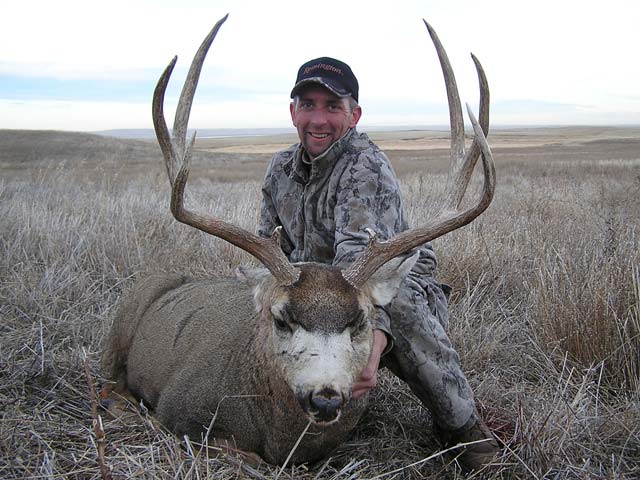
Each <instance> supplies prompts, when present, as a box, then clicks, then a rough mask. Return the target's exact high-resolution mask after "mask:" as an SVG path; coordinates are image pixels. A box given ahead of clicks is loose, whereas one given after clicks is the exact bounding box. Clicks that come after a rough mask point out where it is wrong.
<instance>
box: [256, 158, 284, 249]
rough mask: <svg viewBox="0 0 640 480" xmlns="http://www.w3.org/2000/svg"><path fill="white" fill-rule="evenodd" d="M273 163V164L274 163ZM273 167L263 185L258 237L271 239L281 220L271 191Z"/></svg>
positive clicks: (269, 169)
mask: <svg viewBox="0 0 640 480" xmlns="http://www.w3.org/2000/svg"><path fill="white" fill-rule="evenodd" d="M272 163H273V162H272ZM271 177H272V172H271V165H270V166H269V168H268V169H267V173H266V175H265V177H264V182H263V183H262V199H261V201H260V218H259V219H258V235H260V236H261V237H270V236H271V234H272V233H273V230H274V229H275V228H276V227H278V226H280V225H281V223H280V218H278V212H277V210H276V207H275V204H274V202H273V196H272V191H271V188H272V187H271Z"/></svg>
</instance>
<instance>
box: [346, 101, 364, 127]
mask: <svg viewBox="0 0 640 480" xmlns="http://www.w3.org/2000/svg"><path fill="white" fill-rule="evenodd" d="M351 115H352V117H351V123H349V128H353V127H355V126H356V125H357V124H358V122H359V121H360V117H361V116H362V108H361V107H360V105H358V106H357V107H356V108H354V109H353V112H351Z"/></svg>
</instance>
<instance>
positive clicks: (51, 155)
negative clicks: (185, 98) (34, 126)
mask: <svg viewBox="0 0 640 480" xmlns="http://www.w3.org/2000/svg"><path fill="white" fill-rule="evenodd" d="M123 157H124V158H132V159H137V160H140V161H147V160H151V159H156V160H155V161H157V159H158V158H159V157H161V153H160V148H159V147H158V145H157V144H156V143H155V142H147V141H141V140H131V139H129V140H124V139H120V138H115V137H107V136H104V135H96V134H91V133H80V132H62V131H56V130H0V161H1V162H2V164H3V165H5V166H6V165H14V166H21V167H27V166H31V167H33V166H39V165H40V164H43V163H46V164H51V163H55V162H56V161H66V162H76V161H82V162H86V163H96V164H99V163H103V162H107V163H108V162H112V161H113V160H114V159H115V158H123Z"/></svg>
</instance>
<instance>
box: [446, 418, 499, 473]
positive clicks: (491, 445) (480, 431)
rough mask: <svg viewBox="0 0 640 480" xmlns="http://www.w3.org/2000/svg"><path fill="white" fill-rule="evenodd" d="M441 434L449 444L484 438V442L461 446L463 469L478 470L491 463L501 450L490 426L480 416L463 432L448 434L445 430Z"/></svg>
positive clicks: (460, 459)
mask: <svg viewBox="0 0 640 480" xmlns="http://www.w3.org/2000/svg"><path fill="white" fill-rule="evenodd" d="M441 434H442V435H441V436H442V439H443V440H444V442H445V444H446V445H447V446H454V445H457V444H460V443H469V442H476V441H478V440H484V441H483V442H478V443H474V444H473V445H467V446H465V447H461V448H460V450H459V452H460V453H459V455H458V456H457V460H458V462H459V463H460V465H461V466H462V469H463V470H465V471H467V472H470V471H473V470H476V471H477V470H480V469H482V468H483V467H485V466H487V465H489V464H490V463H491V461H492V460H493V459H494V458H495V457H496V455H497V453H498V452H499V451H500V447H499V445H498V441H497V440H496V437H494V436H493V434H492V433H491V430H489V427H487V425H486V424H485V423H484V422H483V421H482V420H481V419H479V418H478V420H477V421H476V423H475V424H474V425H473V426H472V427H471V428H469V429H468V430H466V431H464V432H462V433H456V434H455V435H454V434H451V433H449V434H448V435H447V434H446V433H445V432H441Z"/></svg>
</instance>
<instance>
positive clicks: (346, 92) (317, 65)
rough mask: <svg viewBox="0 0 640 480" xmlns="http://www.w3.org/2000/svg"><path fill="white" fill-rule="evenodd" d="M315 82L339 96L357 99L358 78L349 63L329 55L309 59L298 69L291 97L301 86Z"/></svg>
mask: <svg viewBox="0 0 640 480" xmlns="http://www.w3.org/2000/svg"><path fill="white" fill-rule="evenodd" d="M310 83H317V84H319V85H322V86H323V87H325V88H328V89H329V90H331V91H332V92H333V93H335V94H336V95H337V96H339V97H349V96H351V97H353V99H354V100H355V101H356V102H357V101H358V80H357V79H356V76H355V75H354V74H353V72H352V71H351V68H350V67H349V65H347V64H346V63H344V62H341V61H340V60H336V59H335V58H331V57H320V58H316V59H314V60H309V61H308V62H307V63H305V64H303V65H302V66H301V67H300V69H299V70H298V77H297V78H296V84H295V86H294V87H293V90H291V98H293V97H295V96H296V95H297V94H298V93H299V92H300V89H301V88H302V87H304V86H305V85H309V84H310Z"/></svg>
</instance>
